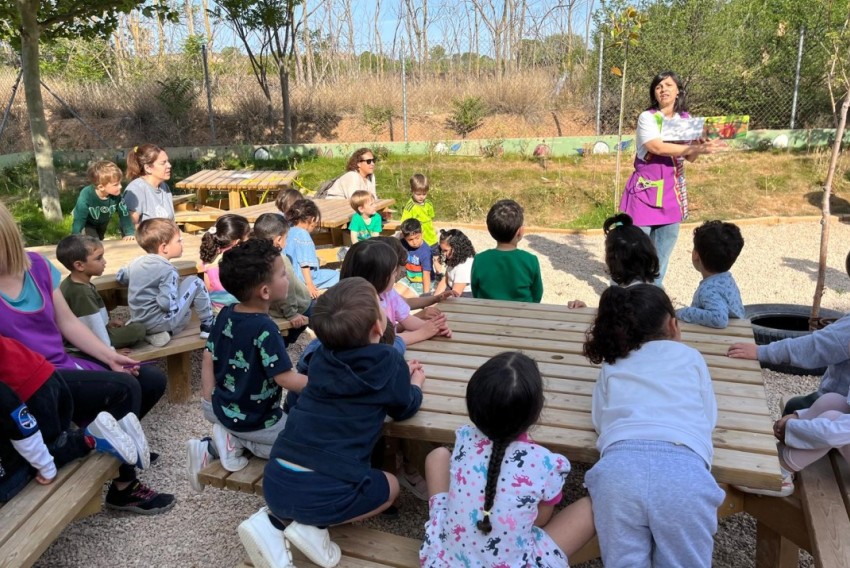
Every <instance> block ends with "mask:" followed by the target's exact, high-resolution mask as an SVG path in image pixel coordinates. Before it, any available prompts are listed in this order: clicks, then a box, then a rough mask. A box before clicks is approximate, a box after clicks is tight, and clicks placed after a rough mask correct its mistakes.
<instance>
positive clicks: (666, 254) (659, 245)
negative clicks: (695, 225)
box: [639, 223, 679, 288]
mask: <svg viewBox="0 0 850 568" xmlns="http://www.w3.org/2000/svg"><path fill="white" fill-rule="evenodd" d="M639 228H640V230H641V231H643V232H644V233H646V234H647V235H649V239H650V240H651V241H652V244H653V245H654V246H655V253H656V254H657V255H658V279H656V280H655V285H656V286H658V287H659V288H663V282H664V275H665V274H666V273H667V264H668V263H669V262H670V255H671V254H673V247H675V246H676V239H678V238H679V223H671V224H669V225H652V226H651V227H639Z"/></svg>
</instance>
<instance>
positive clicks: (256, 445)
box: [201, 398, 286, 460]
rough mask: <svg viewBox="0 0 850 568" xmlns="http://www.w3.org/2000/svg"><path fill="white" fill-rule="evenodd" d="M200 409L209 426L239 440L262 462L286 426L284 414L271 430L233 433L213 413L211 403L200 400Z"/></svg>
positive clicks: (269, 453)
mask: <svg viewBox="0 0 850 568" xmlns="http://www.w3.org/2000/svg"><path fill="white" fill-rule="evenodd" d="M201 409H202V410H203V412H204V418H206V419H207V422H210V423H211V424H219V425H220V426H221V427H222V428H224V429H225V430H227V431H228V432H230V435H231V436H233V437H234V438H236V439H237V440H239V442H241V443H242V445H243V446H245V449H246V450H248V451H249V452H251V453H252V454H254V455H255V456H257V457H258V458H263V459H264V460H267V459H269V456H270V455H271V453H272V446H274V443H275V440H277V435H278V434H280V433H281V432H283V427H284V426H286V414H284V415H283V416H282V417H281V419H280V420H278V421H277V423H276V424H275V425H274V426H272V427H271V428H264V429H263V430H254V431H253V432H234V431H233V430H230V429H229V428H227V427H226V426H225V425H224V424H222V423H221V422H220V421H219V419H218V417H217V416H216V415H215V412H214V411H213V407H212V403H211V402H209V401H206V400H204V399H203V398H202V399H201Z"/></svg>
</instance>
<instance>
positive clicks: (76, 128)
mask: <svg viewBox="0 0 850 568" xmlns="http://www.w3.org/2000/svg"><path fill="white" fill-rule="evenodd" d="M801 34H802V32H801ZM810 34H811V32H810ZM600 35H601V34H600ZM786 43H789V42H786ZM790 43H791V44H793V49H790V48H789V49H784V50H780V51H777V52H776V54H775V55H772V56H771V57H773V59H772V60H771V61H770V62H769V63H770V65H769V66H767V65H765V66H764V67H763V69H762V71H761V72H760V73H761V74H759V71H758V69H756V71H755V74H754V75H753V76H749V77H742V76H741V75H740V74H737V75H736V73H739V71H737V70H735V69H730V70H729V72H728V73H723V72H720V71H718V70H716V69H714V70H711V72H706V71H705V70H702V69H700V68H699V67H693V68H692V69H690V71H688V70H680V74H681V75H682V76H683V78H684V79H685V80H686V83H687V91H688V96H689V101H690V106H691V112H692V114H695V115H706V116H710V115H719V114H747V115H749V116H750V128H751V129H760V128H791V127H792V126H793V127H796V128H815V127H826V128H830V127H833V126H834V123H833V114H832V106H831V101H830V94H829V92H828V89H827V87H826V82H825V81H824V79H823V77H824V74H825V71H826V69H825V67H824V57H823V56H822V54H821V55H820V56H816V55H815V53H814V52H815V51H816V47H814V45H815V44H814V42H808V43H807V42H806V38H805V37H803V40H802V41H798V38H797V37H793V41H791V42H790ZM600 54H601V61H600ZM753 55H754V57H756V58H758V57H762V58H764V56H760V55H759V54H753ZM620 57H621V54H620V52H619V51H618V50H616V49H612V48H611V47H604V46H603V49H601V50H600V49H599V46H598V44H597V45H596V46H595V47H594V49H593V50H591V51H590V52H588V55H587V57H586V58H585V61H584V62H583V63H582V62H579V64H576V65H573V66H572V69H571V70H570V71H562V70H559V69H558V68H557V67H556V66H553V65H551V66H533V65H532V66H528V67H527V68H521V69H513V70H510V71H506V72H505V73H504V76H502V77H497V76H496V73H495V72H494V71H493V70H492V69H488V68H486V67H485V68H479V69H477V70H473V69H472V68H471V67H470V66H466V67H463V66H461V65H458V66H456V67H452V66H448V67H447V66H441V67H442V68H441V69H440V70H438V71H425V72H421V70H418V69H408V70H407V73H406V75H405V78H406V85H405V89H404V90H403V88H402V74H401V71H400V69H397V68H395V67H387V68H376V67H375V65H373V64H372V63H368V64H366V65H364V64H363V61H360V60H354V61H345V62H343V63H342V64H341V65H339V68H338V70H337V72H336V73H327V74H326V75H325V76H323V77H312V78H311V77H306V76H305V75H306V74H305V73H299V72H293V73H292V75H291V77H290V81H289V84H290V100H291V107H292V133H293V138H292V141H293V142H294V143H321V142H361V141H362V142H370V143H371V142H380V141H389V140H395V141H400V140H403V139H404V136H405V134H406V135H407V139H408V140H410V141H433V142H437V141H441V140H447V139H455V138H459V137H460V136H459V134H458V133H457V132H456V131H454V130H453V129H452V128H451V127H450V126H449V118H450V117H451V115H452V113H453V110H454V107H453V104H452V103H453V101H459V100H462V99H464V98H467V97H479V98H480V99H481V100H482V101H483V103H484V106H485V107H486V108H487V109H488V111H489V114H488V116H486V117H485V118H484V119H483V120H482V123H481V125H480V127H479V128H477V129H476V130H473V131H472V132H471V133H470V134H469V136H468V137H470V138H485V139H498V138H507V137H510V138H513V137H554V136H579V135H596V134H615V133H616V132H617V123H618V119H619V110H620V88H621V82H620V79H619V78H618V77H616V76H614V75H613V74H612V73H611V72H610V68H611V67H613V66H615V65H617V64H619V63H620V60H619V58H620ZM780 58H781V60H780ZM798 61H799V72H798V71H797V68H798ZM629 65H630V67H629V71H630V72H629V76H628V81H627V91H626V104H625V120H624V124H625V128H626V131H627V132H632V131H633V129H634V125H635V123H636V117H637V114H638V113H639V112H640V111H641V110H643V109H644V108H646V106H647V101H648V91H647V86H648V84H649V81H650V79H651V77H652V75H653V74H654V73H655V72H657V71H658V69H654V68H653V67H652V62H650V63H645V62H641V61H636V62H635V63H632V62H630V63H629ZM118 69H119V70H121V71H122V72H121V73H118V72H114V73H111V74H110V75H109V76H108V77H107V78H106V79H104V80H98V81H90V80H85V81H82V80H78V79H74V78H73V77H72V76H71V74H69V73H56V72H53V73H46V74H44V75H43V78H42V80H43V85H44V86H43V88H42V96H43V97H44V102H45V112H46V115H47V120H48V124H49V129H50V137H51V141H52V143H53V146H54V148H56V149H80V148H103V147H129V146H133V145H135V144H138V143H140V142H153V143H157V144H161V145H165V146H202V145H213V144H218V145H225V144H236V143H253V144H266V143H282V142H284V126H285V125H284V122H283V116H282V115H283V112H282V107H283V105H282V102H281V101H282V98H281V89H280V83H279V80H278V77H277V74H276V72H274V71H273V70H270V71H269V78H268V81H267V92H266V91H264V90H263V89H262V88H261V87H260V85H259V84H258V81H257V79H256V77H255V76H254V74H252V73H251V70H250V67H249V66H248V64H247V61H246V58H245V57H244V56H242V55H240V54H239V52H238V50H235V49H232V48H231V49H224V50H221V52H219V53H216V54H214V55H211V56H210V58H209V61H208V65H207V66H206V67H205V66H204V64H203V54H202V52H201V51H198V52H196V53H193V54H190V55H187V54H181V55H173V56H165V57H164V58H159V59H156V58H149V59H145V58H136V59H133V60H132V61H125V62H123V63H122V64H121V66H120V67H118ZM653 69H654V70H653ZM721 71H722V70H721ZM17 77H18V68H16V67H15V65H14V64H9V63H8V58H7V64H5V65H0V104H2V108H3V110H4V111H5V113H4V117H3V129H2V133H0V153H3V154H5V153H12V152H19V151H27V150H30V149H31V147H32V144H31V140H30V135H29V126H28V119H27V114H26V106H25V101H24V92H23V90H24V89H23V85H22V84H20V85H19V84H18V83H17ZM16 85H17V89H16ZM207 85H209V90H207ZM795 85H796V93H797V94H796V97H795ZM15 90H17V93H15ZM13 93H15V95H14V100H12V98H13ZM208 94H209V96H208ZM795 99H796V102H795ZM10 101H12V102H11V104H10V105H8V104H7V103H9V102H10ZM208 101H209V104H208ZM405 109H406V112H405Z"/></svg>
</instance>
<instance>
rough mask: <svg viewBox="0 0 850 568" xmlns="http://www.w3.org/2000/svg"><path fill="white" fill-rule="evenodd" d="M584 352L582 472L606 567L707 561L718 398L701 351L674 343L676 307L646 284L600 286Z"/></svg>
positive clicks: (685, 565)
mask: <svg viewBox="0 0 850 568" xmlns="http://www.w3.org/2000/svg"><path fill="white" fill-rule="evenodd" d="M584 355H585V356H586V357H587V358H588V359H589V360H590V362H591V363H595V364H599V363H601V364H602V368H601V370H600V373H599V378H598V380H597V381H596V387H595V389H594V391H593V403H592V419H593V426H594V428H596V431H597V432H598V433H599V439H598V440H597V442H596V447H597V449H598V450H599V453H600V454H601V458H600V460H599V462H597V463H596V465H594V466H593V468H592V469H591V470H590V471H588V472H587V474H586V475H585V478H584V483H585V486H586V487H587V490H588V492H589V493H590V498H591V499H592V501H593V517H594V520H595V522H596V530H597V533H598V535H599V547H600V550H601V551H602V562H603V564H605V568H625V567H632V566H665V567H681V568H700V567H704V568H710V566H711V554H712V549H713V548H714V533H715V532H716V531H717V507H718V506H719V505H720V503H721V502H722V501H723V498H724V495H725V494H724V492H723V490H722V489H720V487H718V486H717V482H715V481H714V478H713V477H712V476H711V471H710V470H711V460H712V456H713V454H714V448H713V446H712V438H711V432H712V430H713V429H714V426H715V424H716V422H717V403H716V401H715V398H714V390H713V388H712V385H711V377H710V376H709V374H708V367H707V366H706V364H705V361H704V360H703V358H702V355H700V353H699V352H698V351H697V350H696V349H693V348H691V347H688V346H687V345H684V344H683V343H681V334H680V333H679V325H678V322H677V321H676V312H675V311H674V310H673V306H672V304H671V303H670V299H669V298H668V297H667V294H665V293H664V290H662V289H661V288H659V287H657V286H654V285H652V284H635V285H634V286H629V287H621V286H611V287H609V288H608V289H607V290H605V291H604V292H603V293H602V297H601V298H600V300H599V310H598V311H597V314H596V320H595V321H594V323H593V326H592V327H591V328H590V330H589V331H588V332H587V340H586V341H585V343H584Z"/></svg>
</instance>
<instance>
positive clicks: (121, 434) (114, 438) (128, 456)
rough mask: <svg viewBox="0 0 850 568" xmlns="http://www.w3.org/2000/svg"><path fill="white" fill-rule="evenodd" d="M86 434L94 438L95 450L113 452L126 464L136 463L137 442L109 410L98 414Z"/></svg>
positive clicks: (87, 428)
mask: <svg viewBox="0 0 850 568" xmlns="http://www.w3.org/2000/svg"><path fill="white" fill-rule="evenodd" d="M86 434H87V435H88V436H91V437H92V439H94V449H95V451H98V452H103V453H106V454H112V455H113V456H115V457H117V458H118V459H120V460H121V461H123V462H124V463H126V464H130V465H136V460H138V452H137V450H136V444H135V443H133V440H131V439H130V436H128V435H127V433H126V432H125V431H124V430H123V429H122V428H121V426H120V425H119V424H118V421H117V420H115V418H113V416H112V415H111V414H109V413H108V412H101V413H100V414H98V415H97V418H95V419H94V422H92V423H91V424H89V425H88V426H87V427H86Z"/></svg>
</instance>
